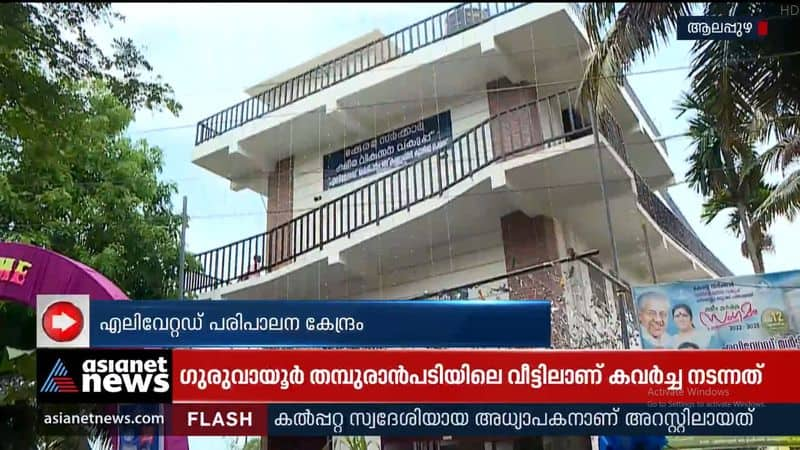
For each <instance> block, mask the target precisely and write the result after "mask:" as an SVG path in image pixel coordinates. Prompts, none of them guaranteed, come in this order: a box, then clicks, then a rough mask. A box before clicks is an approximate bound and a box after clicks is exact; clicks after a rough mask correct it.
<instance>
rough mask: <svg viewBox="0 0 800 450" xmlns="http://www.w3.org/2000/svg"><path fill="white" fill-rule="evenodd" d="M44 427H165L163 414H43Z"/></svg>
mask: <svg viewBox="0 0 800 450" xmlns="http://www.w3.org/2000/svg"><path fill="white" fill-rule="evenodd" d="M41 420H42V424H43V425H79V426H86V425H164V423H165V422H166V420H165V418H164V415H163V414H157V413H156V414H111V413H100V414H98V413H93V412H92V413H90V412H80V413H64V412H57V413H43V414H42V417H41Z"/></svg>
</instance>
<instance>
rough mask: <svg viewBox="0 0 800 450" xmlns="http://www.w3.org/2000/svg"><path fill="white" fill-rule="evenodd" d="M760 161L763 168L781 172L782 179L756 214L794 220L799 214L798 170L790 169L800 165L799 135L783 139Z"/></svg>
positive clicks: (799, 175)
mask: <svg viewBox="0 0 800 450" xmlns="http://www.w3.org/2000/svg"><path fill="white" fill-rule="evenodd" d="M761 160H762V163H763V165H764V167H766V168H768V169H773V170H778V171H781V172H782V173H783V175H784V179H783V181H782V182H781V183H780V184H778V186H777V187H776V188H775V190H774V191H773V192H772V194H771V195H770V196H769V197H768V198H767V199H766V200H765V201H764V203H763V204H762V205H761V207H760V208H759V209H758V211H757V212H756V213H757V215H758V216H759V217H760V216H766V217H772V216H777V215H781V216H785V217H787V218H788V219H789V220H794V218H795V217H797V214H798V212H800V168H795V169H794V170H793V171H792V170H791V168H792V167H793V166H794V167H797V165H798V163H800V134H796V135H793V136H786V137H784V138H783V139H781V141H780V142H779V143H778V144H777V145H775V146H774V147H772V148H771V149H769V150H768V151H767V152H765V153H764V154H763V155H762V157H761Z"/></svg>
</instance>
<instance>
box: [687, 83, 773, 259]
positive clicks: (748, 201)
mask: <svg viewBox="0 0 800 450" xmlns="http://www.w3.org/2000/svg"><path fill="white" fill-rule="evenodd" d="M711 103H712V102H711V101H709V100H707V99H704V98H702V97H700V96H699V94H697V93H690V94H684V96H683V98H682V99H681V101H680V102H679V105H678V111H679V116H681V115H683V114H686V113H694V116H693V117H691V118H690V119H689V133H688V134H689V136H690V137H691V139H692V151H691V154H690V156H689V157H688V162H689V170H688V171H687V173H686V180H687V181H688V183H689V186H690V187H692V188H694V189H695V190H697V191H698V192H699V193H700V194H701V195H702V196H703V197H704V198H705V202H704V203H703V213H702V218H703V220H704V221H705V223H710V222H711V221H712V220H714V219H715V218H716V217H717V216H718V215H719V214H720V213H722V212H725V211H728V212H729V216H728V217H729V220H728V224H727V228H728V229H729V230H731V231H732V232H733V233H734V235H735V236H736V237H739V238H742V239H743V241H742V246H741V249H742V255H743V256H744V257H745V258H749V259H750V261H751V263H752V265H753V271H754V272H755V273H763V272H764V258H763V253H764V252H769V251H772V250H774V247H773V243H772V237H771V236H770V235H769V234H768V229H769V225H770V216H769V215H760V216H759V215H758V214H757V211H758V210H759V208H760V207H761V206H762V205H763V204H764V202H765V201H766V199H767V198H768V197H769V196H770V194H771V193H772V191H773V190H774V187H773V186H771V185H770V184H768V183H767V182H766V181H765V180H764V172H763V170H762V167H761V164H760V161H759V157H758V154H757V153H756V151H755V150H754V144H755V141H754V139H753V137H752V136H751V138H750V139H749V140H747V141H739V142H735V143H734V144H733V146H734V147H735V148H736V151H730V150H727V149H726V147H725V145H724V140H723V137H722V136H721V133H720V131H719V130H720V128H722V126H721V124H720V123H719V121H718V119H717V118H716V116H715V115H714V114H712V113H710V112H709V111H708V109H707V108H708V105H709V104H711Z"/></svg>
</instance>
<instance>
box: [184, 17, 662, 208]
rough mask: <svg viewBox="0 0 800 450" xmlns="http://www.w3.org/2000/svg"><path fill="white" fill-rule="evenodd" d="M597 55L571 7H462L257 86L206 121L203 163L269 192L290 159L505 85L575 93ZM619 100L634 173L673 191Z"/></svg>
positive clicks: (198, 159)
mask: <svg viewBox="0 0 800 450" xmlns="http://www.w3.org/2000/svg"><path fill="white" fill-rule="evenodd" d="M588 52H589V47H588V40H587V39H586V38H585V36H584V34H583V30H582V27H580V26H579V25H578V22H577V19H576V18H575V17H573V15H572V14H571V12H570V10H569V7H568V6H567V4H558V3H464V4H462V5H459V6H457V7H455V8H451V9H449V10H447V11H444V12H442V13H440V14H437V15H434V16H432V17H429V18H426V19H424V20H421V21H419V22H418V23H416V24H413V25H410V26H408V27H406V28H403V29H402V30H399V31H397V32H395V33H392V34H389V35H387V36H382V35H381V34H380V33H378V32H373V33H370V34H369V35H367V36H365V37H363V38H360V39H356V40H355V41H353V42H351V43H348V44H345V45H344V46H342V47H340V48H339V49H336V50H334V51H331V52H328V53H327V54H325V55H322V56H320V57H318V58H315V59H313V60H311V61H309V62H307V63H305V64H303V65H301V66H299V67H297V68H293V69H289V70H287V71H286V72H284V73H283V74H281V75H278V76H276V77H273V78H272V79H270V80H267V81H266V82H263V83H260V84H259V85H257V86H256V87H254V88H251V89H249V90H248V94H249V95H251V97H250V98H248V99H247V100H245V101H243V102H240V103H237V104H236V105H233V106H231V107H229V108H226V109H225V110H223V111H220V112H218V113H216V114H214V115H212V116H210V117H208V118H206V119H204V120H202V121H200V122H199V123H198V125H197V134H196V146H195V148H194V151H193V156H192V158H193V162H194V163H195V164H197V165H199V166H201V167H203V168H205V169H207V170H209V171H210V172H212V173H214V174H216V175H218V176H221V177H223V178H226V179H228V180H230V183H231V188H232V189H233V190H241V189H250V190H252V191H254V192H258V193H261V194H265V195H269V194H268V193H267V192H266V186H267V183H265V182H264V179H265V178H266V177H268V176H269V175H270V174H271V173H272V172H273V171H274V170H275V165H276V164H277V163H278V162H279V161H281V160H283V159H285V158H287V157H289V156H292V155H301V154H310V153H321V154H325V153H328V152H332V151H335V150H337V148H338V147H341V146H346V145H351V144H352V143H355V142H358V141H360V140H363V139H367V138H370V137H372V136H375V135H379V134H381V133H383V132H384V131H386V130H389V129H392V128H394V127H396V126H397V125H399V124H405V123H408V122H410V121H412V120H414V119H415V118H422V117H425V116H429V115H432V114H434V113H438V112H439V111H443V110H446V109H452V108H454V107H457V106H458V105H459V102H464V101H466V100H465V99H467V98H475V97H480V96H482V97H483V98H486V97H487V94H490V93H491V89H490V88H489V87H488V85H489V84H490V83H492V82H494V81H495V80H498V79H503V78H505V79H508V80H509V81H510V82H511V83H512V84H513V85H514V86H515V87H518V86H524V85H528V86H533V87H535V96H536V97H538V98H544V97H547V96H550V95H552V94H555V93H557V92H561V91H564V90H567V89H571V88H573V87H574V86H575V85H576V84H577V83H578V82H579V80H578V79H576V78H577V77H579V74H581V73H583V68H584V57H585V55H586V54H588ZM268 86H269V89H266V90H264V88H265V87H268ZM617 103H618V108H617V109H616V110H615V112H614V116H615V118H616V120H617V122H618V123H619V124H620V126H621V128H622V132H623V135H624V137H625V139H626V141H629V142H637V147H638V148H637V151H635V152H631V154H630V162H631V164H632V165H633V166H634V167H635V168H636V169H637V170H638V171H639V173H640V174H641V175H642V176H643V177H644V178H645V179H646V180H647V181H648V182H649V183H650V184H651V185H653V186H655V187H660V186H663V185H665V184H666V183H669V182H670V181H671V180H672V178H673V174H672V172H671V170H670V168H669V165H668V163H667V161H666V156H665V155H666V154H665V152H664V149H663V148H662V147H661V144H660V143H659V142H657V141H655V140H654V138H655V134H654V133H657V131H656V130H655V127H653V126H651V125H650V124H651V121H650V119H649V117H648V116H647V113H646V112H645V111H644V110H643V109H642V108H641V105H640V104H639V103H638V100H637V99H636V96H635V95H634V94H633V91H632V90H631V89H629V88H628V87H624V88H623V89H621V90H620V94H619V98H618V101H617ZM489 115H490V114H485V115H483V116H481V115H477V116H475V117H474V118H473V119H475V120H472V119H470V120H464V121H463V123H464V125H463V127H455V128H454V132H457V133H461V132H462V131H464V130H465V129H467V128H469V127H471V126H473V125H474V123H476V122H478V121H480V120H483V119H485V118H486V117H488V116H489ZM308 164H309V165H313V164H317V162H313V164H311V162H309V163H308ZM338 193H339V192H338V191H336V192H333V191H331V192H322V193H321V195H322V197H323V199H324V200H327V199H329V198H334V197H335V196H336V195H338ZM329 194H331V195H329Z"/></svg>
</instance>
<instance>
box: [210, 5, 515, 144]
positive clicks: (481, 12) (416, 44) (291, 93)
mask: <svg viewBox="0 0 800 450" xmlns="http://www.w3.org/2000/svg"><path fill="white" fill-rule="evenodd" d="M526 4H527V3H521V2H519V3H483V2H478V3H462V4H461V5H458V6H456V7H453V8H450V9H448V10H446V11H444V12H441V13H439V14H436V15H434V16H431V17H428V18H427V19H423V20H421V21H419V22H417V23H415V24H413V25H410V26H407V27H405V28H403V29H402V30H399V31H397V32H395V33H392V34H390V35H388V36H385V37H383V38H381V39H378V40H376V41H374V42H370V43H368V44H366V45H364V46H362V47H359V48H357V49H355V50H353V51H351V52H349V53H347V54H345V55H342V56H339V57H338V58H335V59H333V60H331V61H328V62H325V63H324V64H321V65H319V66H317V67H315V68H313V69H311V70H308V71H306V72H304V73H301V74H300V75H297V76H295V77H293V78H291V79H289V80H286V81H284V82H282V83H280V84H277V85H275V86H272V87H270V88H269V89H267V90H265V91H264V92H262V93H260V94H258V95H256V96H254V97H250V98H248V99H247V100H244V101H242V102H239V103H237V104H235V105H233V106H230V107H228V108H226V109H223V110H222V111H220V112H218V113H216V114H214V115H212V116H210V117H207V118H205V119H203V120H201V121H199V122H198V123H197V130H196V133H195V145H200V144H202V143H203V142H206V141H208V140H210V139H213V138H215V137H217V136H219V135H221V134H223V133H226V132H228V131H230V130H233V129H235V128H238V127H241V126H242V125H244V124H246V123H248V122H251V121H253V120H256V119H259V118H261V117H264V116H266V115H267V114H269V113H271V112H273V111H275V110H278V109H281V108H283V107H284V106H286V105H290V104H292V103H294V102H296V101H298V100H301V99H303V98H306V97H308V96H310V95H313V94H316V93H317V92H320V91H322V90H323V89H326V88H328V87H330V86H333V85H335V84H337V83H340V82H342V81H345V80H348V79H350V78H352V77H354V76H356V75H359V74H361V73H364V72H367V71H369V70H371V69H373V68H375V67H378V66H380V65H383V64H386V63H389V62H391V61H394V60H396V59H397V58H401V57H403V56H405V55H408V54H409V53H411V52H414V51H416V50H419V49H421V48H423V47H426V46H428V45H430V44H433V43H435V42H439V41H441V40H443V39H446V38H448V37H450V36H453V35H455V34H458V33H461V32H463V31H465V30H468V29H470V28H472V27H475V26H477V25H480V24H482V23H485V22H487V21H489V20H492V19H493V18H495V17H499V16H502V15H503V14H506V13H508V12H511V11H513V10H515V9H517V8H519V7H521V6H524V5H526Z"/></svg>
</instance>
